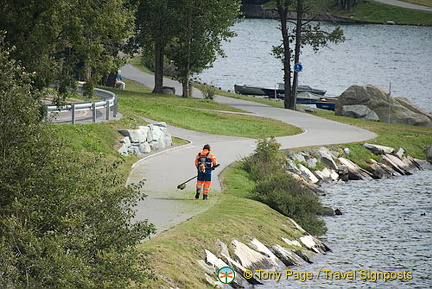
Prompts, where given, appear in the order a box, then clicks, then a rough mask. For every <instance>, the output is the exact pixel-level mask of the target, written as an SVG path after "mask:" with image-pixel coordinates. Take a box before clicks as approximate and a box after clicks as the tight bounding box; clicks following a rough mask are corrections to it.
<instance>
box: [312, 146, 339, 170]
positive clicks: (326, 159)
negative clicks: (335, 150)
mask: <svg viewBox="0 0 432 289" xmlns="http://www.w3.org/2000/svg"><path fill="white" fill-rule="evenodd" d="M317 154H318V156H319V157H320V159H321V161H322V162H323V163H325V164H326V165H327V166H329V167H330V168H332V169H335V170H336V169H337V165H336V163H335V161H334V159H333V155H332V154H331V153H330V151H329V150H328V149H327V148H325V147H322V148H320V149H319V150H318V152H317Z"/></svg>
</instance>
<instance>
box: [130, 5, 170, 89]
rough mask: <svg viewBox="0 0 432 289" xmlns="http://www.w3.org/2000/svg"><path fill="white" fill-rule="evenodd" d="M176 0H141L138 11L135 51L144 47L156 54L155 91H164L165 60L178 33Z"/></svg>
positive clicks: (133, 41) (132, 43) (133, 43)
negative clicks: (169, 47)
mask: <svg viewBox="0 0 432 289" xmlns="http://www.w3.org/2000/svg"><path fill="white" fill-rule="evenodd" d="M176 2H177V1H176V0H156V1H155V0H141V1H139V5H138V9H137V13H136V25H135V35H134V37H133V39H132V41H131V46H132V47H133V51H138V50H139V49H140V48H142V49H144V50H145V52H144V53H150V52H149V51H151V52H152V53H153V55H154V63H155V65H154V71H155V86H154V88H153V92H154V93H162V90H163V76H164V60H165V54H166V53H165V50H166V47H167V44H168V43H169V41H171V39H173V37H175V35H176V28H177V27H176V21H177V20H176V19H177V17H178V13H177V11H176V9H175V8H176V5H175V4H176Z"/></svg>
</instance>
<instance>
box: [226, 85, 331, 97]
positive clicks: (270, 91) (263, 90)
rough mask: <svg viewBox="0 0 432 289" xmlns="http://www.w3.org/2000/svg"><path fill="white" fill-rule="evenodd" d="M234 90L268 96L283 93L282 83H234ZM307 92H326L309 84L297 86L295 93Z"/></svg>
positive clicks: (246, 93) (276, 95) (245, 93)
mask: <svg viewBox="0 0 432 289" xmlns="http://www.w3.org/2000/svg"><path fill="white" fill-rule="evenodd" d="M234 91H235V93H238V94H244V95H265V96H268V97H278V98H282V96H283V94H284V93H285V89H284V85H283V83H279V85H278V87H275V88H268V87H257V86H248V85H238V84H235V85H234ZM303 92H309V93H313V94H318V95H324V94H325V93H326V91H325V90H322V89H317V88H313V87H310V86H309V85H299V86H298V87H297V93H298V94H299V93H303Z"/></svg>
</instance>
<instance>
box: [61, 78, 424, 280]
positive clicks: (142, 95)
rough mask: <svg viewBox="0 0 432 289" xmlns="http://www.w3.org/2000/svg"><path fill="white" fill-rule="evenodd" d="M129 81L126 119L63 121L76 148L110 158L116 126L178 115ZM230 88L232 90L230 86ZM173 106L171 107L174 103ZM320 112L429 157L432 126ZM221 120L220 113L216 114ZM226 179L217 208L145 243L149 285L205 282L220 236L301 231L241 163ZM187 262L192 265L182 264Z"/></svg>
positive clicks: (123, 101)
mask: <svg viewBox="0 0 432 289" xmlns="http://www.w3.org/2000/svg"><path fill="white" fill-rule="evenodd" d="M127 87H128V91H125V92H119V91H116V92H117V93H119V95H120V112H122V113H124V115H125V117H124V118H123V119H122V120H120V121H113V122H110V123H101V124H93V125H74V126H71V125H61V126H58V130H59V133H61V134H63V136H64V137H65V138H66V139H67V140H69V142H70V145H71V147H73V149H74V150H76V151H85V152H88V151H90V152H91V153H98V154H99V153H101V154H103V155H106V156H108V157H109V158H115V157H116V153H115V152H114V151H113V150H112V148H113V146H114V147H115V146H116V144H117V139H118V138H119V137H120V136H119V134H118V133H117V132H116V129H117V128H119V127H134V126H137V125H142V124H145V122H144V121H142V120H141V119H140V117H139V115H140V114H144V115H145V116H147V117H152V116H155V115H160V117H161V118H162V119H159V120H164V119H165V118H166V120H170V118H171V117H173V116H172V115H171V112H170V113H168V115H167V116H165V115H164V114H163V111H159V112H151V111H150V107H153V109H154V107H155V105H154V102H156V103H159V102H160V100H161V99H162V98H159V97H161V96H158V97H157V98H155V97H154V95H151V94H150V93H149V90H146V89H145V88H143V87H141V86H139V85H137V84H133V83H130V82H129V83H128V86H127ZM224 94H228V93H226V92H225V93H224ZM236 97H240V98H245V99H249V100H255V101H260V102H266V103H270V104H273V105H275V106H279V107H281V106H282V103H281V102H275V101H271V100H260V99H254V98H249V97H244V96H237V95H236ZM140 101H142V102H140ZM163 101H164V102H171V101H172V105H173V106H179V105H180V106H183V107H182V108H181V111H182V112H183V113H189V112H190V111H195V112H194V114H193V115H194V117H195V116H196V115H195V113H201V114H206V113H208V112H206V111H202V110H196V108H198V107H199V108H203V106H204V107H206V108H208V109H217V110H220V109H221V107H218V106H217V105H216V104H214V103H211V102H210V103H207V102H203V103H201V102H199V100H196V101H197V102H195V100H185V99H181V98H176V97H168V98H163ZM178 101H191V103H188V106H189V105H190V106H191V107H190V108H188V107H187V106H186V105H185V103H184V102H183V103H179V102H178ZM152 103H153V104H152ZM131 106H132V107H131ZM146 107H147V108H146ZM225 109H227V108H225ZM168 111H170V110H169V109H168ZM175 113H177V112H176V111H175V112H174V116H175ZM170 115H171V116H170ZM319 115H320V116H323V117H327V118H330V119H335V120H337V121H341V122H346V123H350V124H353V125H358V126H360V127H364V128H367V129H370V130H372V131H375V132H377V133H378V134H379V135H380V136H379V137H378V138H377V139H376V140H374V142H375V143H379V144H383V145H392V146H395V147H398V146H402V147H404V148H405V149H406V150H407V151H408V152H409V153H411V154H412V155H414V156H416V157H424V153H423V152H422V149H423V146H424V145H427V144H429V145H430V144H432V130H431V129H427V128H419V127H411V126H405V125H394V124H385V123H375V122H367V121H361V120H356V119H350V118H344V117H337V116H334V115H333V113H331V112H328V111H320V112H319ZM198 117H199V115H198ZM215 121H219V118H216V119H215ZM247 123H250V122H247ZM279 125H280V123H279ZM212 129H215V130H216V131H213V132H214V133H219V132H220V130H219V129H218V126H217V125H216V126H215V127H213V128H212ZM347 146H348V147H350V148H352V151H353V152H354V153H353V157H354V159H357V161H358V160H360V159H364V158H369V157H370V153H369V152H368V151H367V150H365V149H363V148H362V147H361V145H360V144H349V145H347ZM135 160H136V158H134V157H128V158H126V162H125V163H124V165H123V166H121V167H120V170H121V171H122V174H123V176H124V177H126V176H127V173H128V171H129V168H130V165H131V164H132V163H133V162H134V161H135ZM223 184H224V191H223V194H221V195H219V196H214V197H216V198H217V199H218V201H217V203H216V205H215V206H214V207H213V208H211V209H209V210H208V211H206V212H204V213H202V214H200V215H198V216H196V217H194V218H192V219H190V220H188V221H186V222H184V223H182V224H180V225H179V226H177V227H175V228H173V229H171V230H170V231H168V232H166V233H164V234H161V235H159V236H158V237H157V238H154V239H151V240H149V241H147V242H145V243H143V244H142V245H141V246H140V250H141V251H142V252H143V254H145V255H146V256H147V257H148V261H149V265H150V267H151V268H152V269H151V272H150V276H152V278H150V279H149V280H148V282H147V284H148V286H149V288H169V285H176V286H180V287H181V288H204V287H205V286H207V285H206V284H207V283H206V282H205V276H204V271H203V270H201V269H200V267H199V265H198V263H197V260H198V259H202V258H204V249H205V248H206V249H209V250H211V251H213V252H218V248H217V247H216V245H215V241H216V239H217V238H219V239H221V240H222V241H225V242H226V243H230V242H231V241H232V240H233V239H238V240H240V241H243V242H246V243H247V242H248V241H249V240H250V238H251V236H253V237H256V238H258V239H259V240H260V241H261V242H263V243H265V244H269V245H273V244H276V243H279V244H281V243H280V242H281V241H280V240H278V238H279V237H287V238H294V237H296V232H295V230H293V227H292V225H291V223H290V222H289V221H287V219H286V218H285V217H284V216H282V215H280V214H279V213H277V212H275V211H273V210H271V209H270V208H268V207H267V206H265V205H263V204H261V203H258V202H256V201H253V200H251V199H250V195H249V192H250V190H251V188H252V186H253V183H252V182H251V180H249V179H248V178H247V176H246V175H245V173H244V172H243V171H241V170H240V169H238V168H237V167H236V166H235V165H234V166H232V167H230V168H228V169H226V170H225V171H224V172H223ZM185 267H187V268H189V269H190V270H181V268H185ZM213 277H214V276H213ZM174 280H175V281H174Z"/></svg>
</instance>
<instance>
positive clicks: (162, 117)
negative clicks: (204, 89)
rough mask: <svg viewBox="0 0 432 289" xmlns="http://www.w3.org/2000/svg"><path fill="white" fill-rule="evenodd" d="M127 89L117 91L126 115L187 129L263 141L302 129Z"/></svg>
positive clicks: (130, 86) (129, 84) (225, 108)
mask: <svg viewBox="0 0 432 289" xmlns="http://www.w3.org/2000/svg"><path fill="white" fill-rule="evenodd" d="M126 87H128V89H130V90H127V91H118V90H117V91H116V93H117V94H118V96H119V110H120V112H122V113H125V114H126V115H131V116H132V115H133V116H135V117H139V116H142V117H146V118H150V119H153V120H157V121H165V122H167V123H169V124H171V125H174V126H178V127H182V128H185V129H190V130H195V131H200V132H204V133H212V134H220V135H229V136H240V137H250V138H263V137H269V136H283V135H293V134H298V133H300V132H301V129H299V128H297V127H294V126H291V125H287V124H285V123H282V122H280V121H275V120H272V119H267V118H259V117H255V116H252V115H243V114H235V113H232V112H242V111H239V110H236V109H233V108H231V107H229V106H226V105H222V104H218V103H217V102H215V101H214V100H206V99H196V98H183V97H180V96H176V95H162V94H152V93H148V91H149V90H148V89H147V90H145V89H144V90H141V89H142V88H143V87H142V86H141V85H140V84H138V83H136V82H132V81H127V86H126ZM228 112H229V113H228ZM263 132H265V134H263Z"/></svg>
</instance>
